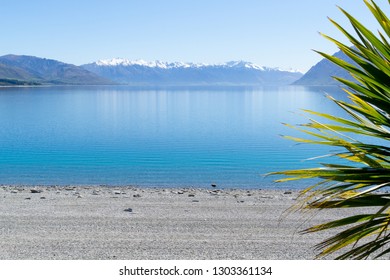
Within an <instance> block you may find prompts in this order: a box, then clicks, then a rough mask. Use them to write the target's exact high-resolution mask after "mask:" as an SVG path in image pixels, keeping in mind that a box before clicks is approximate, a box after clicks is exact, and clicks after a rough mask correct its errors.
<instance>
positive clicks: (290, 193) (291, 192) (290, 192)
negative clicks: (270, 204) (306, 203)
mask: <svg viewBox="0 0 390 280" xmlns="http://www.w3.org/2000/svg"><path fill="white" fill-rule="evenodd" d="M284 194H292V192H284Z"/></svg>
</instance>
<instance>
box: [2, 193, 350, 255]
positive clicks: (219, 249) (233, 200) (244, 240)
mask: <svg viewBox="0 0 390 280" xmlns="http://www.w3.org/2000/svg"><path fill="white" fill-rule="evenodd" d="M298 192H299V191H298V190H286V189H283V190H271V189H218V188H211V187H210V188H160V187H156V188H143V187H142V188H140V187H132V186H121V187H111V186H110V187H108V186H35V187H34V186H31V187H27V186H0V221H1V223H0V224H1V227H2V228H1V231H0V259H2V260H6V259H12V260H18V259H19V260H21V259H25V260H28V259H43V260H58V259H61V260H63V259H65V260H66V259H71V260H83V259H89V260H92V259H104V260H110V259H115V260H120V259H123V260H125V259H129V260H132V259H133V260H136V259H146V260H153V259H155V260H156V259H199V260H201V259H270V260H271V259H272V260H273V259H275V260H277V259H283V260H289V259H309V260H310V259H314V258H315V255H316V252H314V250H313V246H314V245H315V244H317V243H318V242H320V241H321V240H323V239H324V238H326V237H329V236H330V232H323V233H316V234H309V235H300V234H299V233H298V232H299V230H302V229H304V228H306V227H308V226H310V225H312V224H317V223H320V222H325V221H328V220H329V219H334V218H337V217H339V216H340V215H342V214H343V213H341V212H340V211H338V212H337V213H335V211H333V212H332V211H330V212H329V211H326V212H325V211H324V212H322V211H321V213H317V214H316V215H309V216H308V215H302V214H299V213H298V214H297V213H290V214H288V215H286V210H287V209H288V208H289V207H290V206H291V205H293V204H294V202H296V197H297V195H298ZM344 213H345V212H344Z"/></svg>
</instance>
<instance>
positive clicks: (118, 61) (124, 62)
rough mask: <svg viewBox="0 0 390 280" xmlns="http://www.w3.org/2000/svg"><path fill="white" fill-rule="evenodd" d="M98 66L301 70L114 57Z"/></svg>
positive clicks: (246, 63) (99, 61) (238, 64)
mask: <svg viewBox="0 0 390 280" xmlns="http://www.w3.org/2000/svg"><path fill="white" fill-rule="evenodd" d="M95 64H96V65H98V66H143V67H150V68H160V69H172V68H202V67H226V68H247V69H256V70H260V71H286V72H300V71H297V70H292V69H288V70H284V69H281V68H271V67H265V66H259V65H257V64H254V63H252V62H247V61H242V60H240V61H229V62H225V63H218V64H206V63H187V62H164V61H160V60H155V61H145V60H143V59H138V60H129V59H124V58H112V59H103V60H98V61H97V62H95Z"/></svg>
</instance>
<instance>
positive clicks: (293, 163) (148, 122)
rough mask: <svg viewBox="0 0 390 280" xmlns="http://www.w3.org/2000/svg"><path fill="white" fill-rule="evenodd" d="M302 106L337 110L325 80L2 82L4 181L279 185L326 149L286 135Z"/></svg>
mask: <svg viewBox="0 0 390 280" xmlns="http://www.w3.org/2000/svg"><path fill="white" fill-rule="evenodd" d="M325 91H326V92H329V93H331V94H332V95H336V97H340V96H343V93H340V92H339V91H338V89H337V88H328V89H325ZM301 108H309V109H313V110H320V111H325V112H330V113H334V114H340V109H339V108H337V107H336V106H335V105H334V104H333V103H332V102H330V101H329V100H327V98H325V97H324V89H320V88H314V89H313V88H312V89H310V88H304V87H281V88H280V87H279V88H256V89H253V88H198V89H194V88H192V89H184V88H180V89H137V88H129V87H124V86H123V87H43V88H1V89H0V147H1V149H0V184H44V185H52V184H59V185H66V184H108V185H123V184H131V185H138V186H180V187H187V186H196V187H205V186H210V184H211V183H215V184H217V185H218V186H220V187H241V188H260V187H269V186H271V187H272V186H273V187H274V185H273V183H272V179H275V178H264V177H263V176H262V175H263V174H265V173H268V172H270V171H277V170H284V169H291V168H301V167H308V166H315V165H316V163H315V162H312V161H304V160H305V159H307V158H310V157H314V156H319V155H322V154H325V153H327V152H328V151H327V150H326V149H325V148H321V149H320V148H319V147H317V146H309V145H296V144H295V143H294V142H291V141H288V140H285V139H283V138H282V137H280V134H288V135H298V132H296V131H294V130H291V129H288V128H286V127H285V126H283V125H282V124H281V123H282V122H288V123H291V124H297V123H303V122H305V121H306V119H305V118H304V117H302V116H300V115H299V114H300V109H301ZM299 186H302V184H300V185H299ZM299 186H298V187H299Z"/></svg>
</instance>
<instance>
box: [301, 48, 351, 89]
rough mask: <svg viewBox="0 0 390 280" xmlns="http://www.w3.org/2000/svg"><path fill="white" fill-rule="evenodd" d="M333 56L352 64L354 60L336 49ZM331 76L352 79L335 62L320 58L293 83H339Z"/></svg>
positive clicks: (311, 84) (310, 84) (305, 84)
mask: <svg viewBox="0 0 390 280" xmlns="http://www.w3.org/2000/svg"><path fill="white" fill-rule="evenodd" d="M333 56H335V57H337V58H340V59H342V60H345V61H347V62H349V63H352V64H354V62H353V61H352V60H351V59H350V58H349V57H348V56H347V55H345V54H344V53H343V52H342V51H338V52H336V53H335V54H333ZM332 77H341V78H344V79H347V80H352V79H353V78H352V76H351V75H350V74H349V73H348V72H347V71H346V70H344V69H343V68H341V67H339V66H337V65H336V64H334V63H332V62H330V61H329V60H327V59H325V58H324V59H322V60H321V61H320V62H318V63H317V64H316V65H314V66H313V67H312V68H310V70H309V71H307V73H306V74H305V75H303V77H302V78H300V79H299V80H297V81H296V82H294V85H304V86H327V85H339V84H340V83H339V82H338V81H336V80H335V79H333V78H332Z"/></svg>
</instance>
